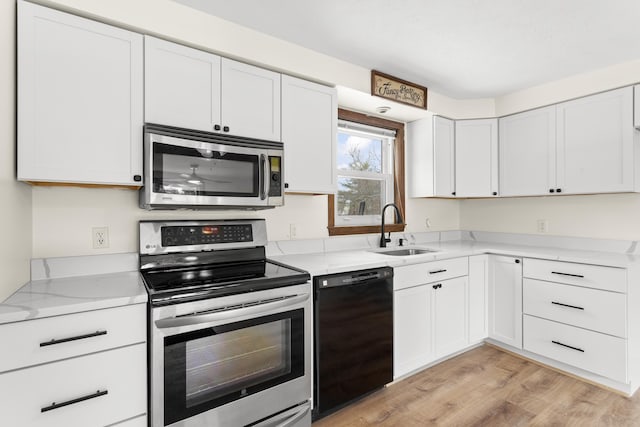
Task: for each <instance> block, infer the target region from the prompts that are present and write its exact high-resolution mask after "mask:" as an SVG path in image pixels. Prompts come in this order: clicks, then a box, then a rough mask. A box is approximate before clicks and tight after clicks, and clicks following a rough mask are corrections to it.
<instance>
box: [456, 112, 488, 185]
mask: <svg viewBox="0 0 640 427" xmlns="http://www.w3.org/2000/svg"><path fill="white" fill-rule="evenodd" d="M455 132H456V136H455V141H456V149H455V153H456V161H455V163H456V172H455V176H456V181H455V182H456V196H458V197H491V196H496V195H498V119H478V120H457V121H456V125H455Z"/></svg>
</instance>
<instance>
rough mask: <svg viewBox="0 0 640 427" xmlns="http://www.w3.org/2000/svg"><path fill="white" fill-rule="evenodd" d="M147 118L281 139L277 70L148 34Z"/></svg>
mask: <svg viewBox="0 0 640 427" xmlns="http://www.w3.org/2000/svg"><path fill="white" fill-rule="evenodd" d="M145 121H146V122H149V123H157V124H162V125H169V126H178V127H184V128H188V129H197V130H203V131H208V132H221V133H228V134H231V135H238V136H245V137H249V138H257V139H265V140H270V141H280V74H279V73H276V72H273V71H269V70H265V69H262V68H259V67H255V66H253V65H248V64H244V63H242V62H237V61H233V60H231V59H227V58H221V57H219V56H217V55H214V54H212V53H208V52H204V51H201V50H198V49H193V48H190V47H186V46H182V45H179V44H176V43H171V42H168V41H164V40H160V39H156V38H153V37H149V36H146V37H145Z"/></svg>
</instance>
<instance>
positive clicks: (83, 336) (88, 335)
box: [40, 331, 107, 347]
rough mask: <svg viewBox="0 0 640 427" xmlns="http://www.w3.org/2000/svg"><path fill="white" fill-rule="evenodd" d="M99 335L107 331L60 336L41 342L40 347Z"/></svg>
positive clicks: (105, 333)
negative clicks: (59, 337)
mask: <svg viewBox="0 0 640 427" xmlns="http://www.w3.org/2000/svg"><path fill="white" fill-rule="evenodd" d="M100 335H107V331H95V332H93V333H90V334H84V335H76V336H75V337H69V338H61V339H59V340H57V339H52V340H51V341H45V342H41V343H40V347H46V346H48V345H55V344H62V343H64V342H69V341H77V340H83V339H85V338H93V337H99V336H100Z"/></svg>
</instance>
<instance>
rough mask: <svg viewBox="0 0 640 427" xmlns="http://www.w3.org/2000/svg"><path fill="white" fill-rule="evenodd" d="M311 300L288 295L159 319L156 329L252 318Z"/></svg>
mask: <svg viewBox="0 0 640 427" xmlns="http://www.w3.org/2000/svg"><path fill="white" fill-rule="evenodd" d="M308 299H309V294H303V295H287V296H285V297H283V298H279V299H278V300H276V301H264V302H263V301H258V302H255V303H248V304H244V305H243V306H242V307H229V308H228V309H224V310H216V311H215V312H206V311H205V312H200V313H194V314H189V315H187V316H179V317H170V318H167V319H159V320H156V321H155V324H156V327H158V328H159V329H166V328H176V327H180V326H193V325H200V324H203V323H211V322H217V321H220V320H229V319H234V318H238V317H241V316H250V315H255V314H269V313H267V312H268V311H270V310H274V309H276V308H282V307H289V306H293V305H296V304H299V303H301V302H303V301H306V300H308Z"/></svg>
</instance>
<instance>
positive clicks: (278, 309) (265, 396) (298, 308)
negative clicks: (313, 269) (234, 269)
mask: <svg viewBox="0 0 640 427" xmlns="http://www.w3.org/2000/svg"><path fill="white" fill-rule="evenodd" d="M301 286H302V287H301ZM295 288H297V289H295ZM308 288H309V285H308V284H307V285H298V286H292V287H287V288H282V289H284V290H286V291H287V292H286V293H284V294H283V291H282V289H279V290H269V291H262V292H254V293H249V294H242V295H235V296H231V297H224V298H216V299H210V300H206V301H204V302H203V301H198V302H195V303H188V304H179V305H176V306H168V307H162V308H154V309H152V315H153V318H154V321H153V325H152V328H153V331H152V342H151V345H152V351H151V359H152V363H151V369H152V372H151V400H152V402H151V404H152V408H151V420H152V426H192V425H220V426H226V425H245V424H248V423H252V422H255V421H258V420H261V419H263V418H266V417H268V416H270V415H273V414H275V413H277V412H280V411H283V410H286V409H288V408H291V407H293V406H295V405H297V404H299V403H301V402H304V401H305V400H308V399H309V397H310V393H311V384H310V381H311V379H310V365H309V355H310V332H311V329H310V328H311V327H310V304H311V299H310V294H309V292H308V290H309V289H308ZM273 291H277V292H276V293H277V295H274V292H273ZM171 311H173V312H174V313H173V314H172V315H171V316H169V317H165V316H164V315H163V314H162V312H171Z"/></svg>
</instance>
